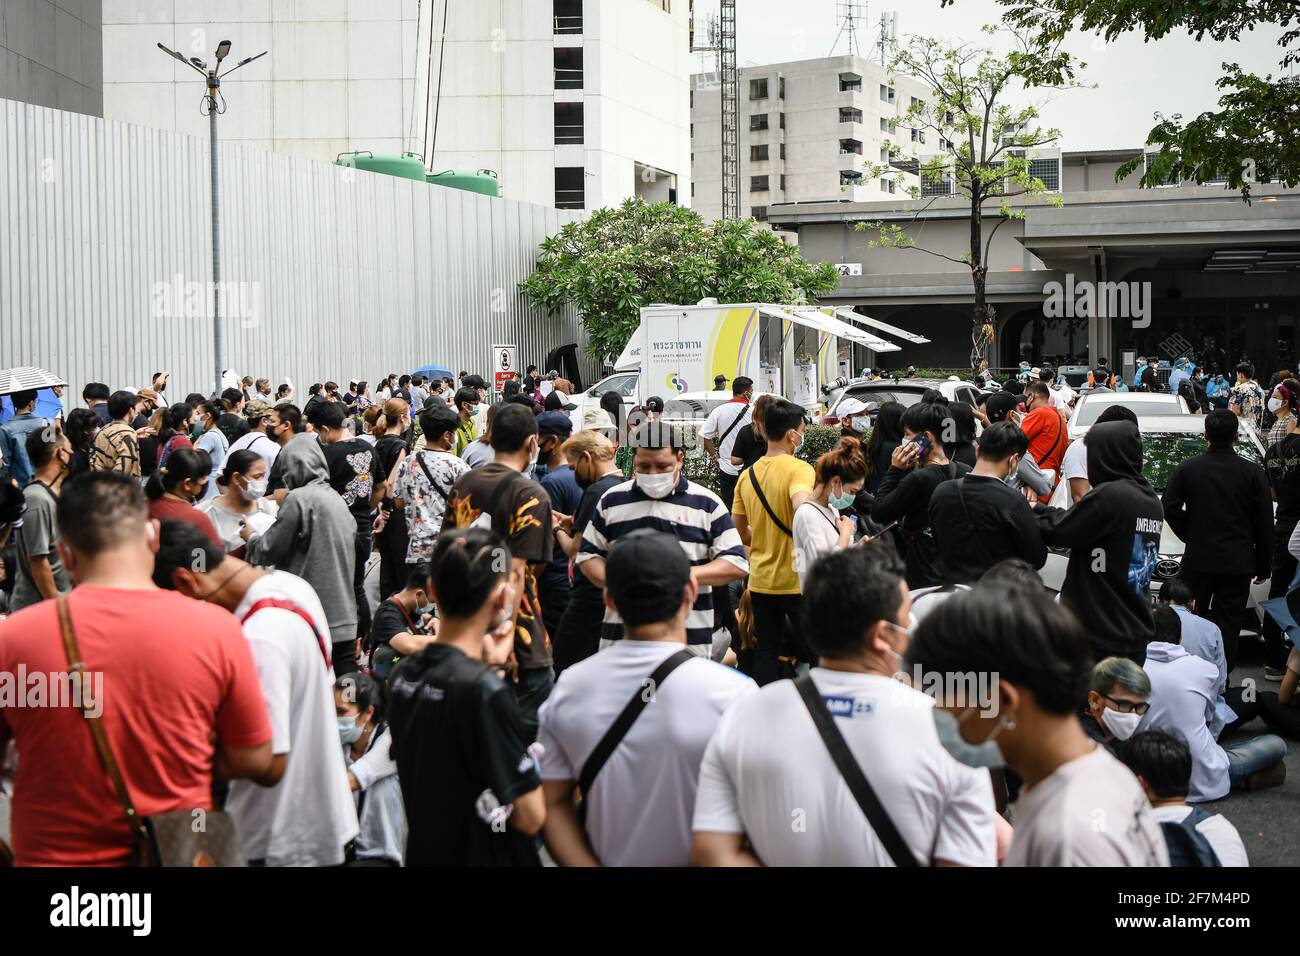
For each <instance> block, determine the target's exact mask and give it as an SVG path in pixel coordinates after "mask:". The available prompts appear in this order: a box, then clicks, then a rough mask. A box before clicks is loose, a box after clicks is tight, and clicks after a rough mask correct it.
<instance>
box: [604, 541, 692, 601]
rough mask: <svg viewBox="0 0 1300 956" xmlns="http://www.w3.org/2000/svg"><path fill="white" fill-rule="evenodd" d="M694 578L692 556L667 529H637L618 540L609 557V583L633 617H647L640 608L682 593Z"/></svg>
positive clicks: (606, 564) (611, 594)
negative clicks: (689, 556) (692, 577)
mask: <svg viewBox="0 0 1300 956" xmlns="http://www.w3.org/2000/svg"><path fill="white" fill-rule="evenodd" d="M690 579H691V562H690V559H689V558H687V557H686V552H685V551H683V550H682V546H681V545H680V544H678V543H677V539H676V538H674V537H672V536H671V535H669V534H666V533H665V532H663V531H653V530H651V529H649V528H641V529H640V530H637V531H633V532H632V533H631V534H628V535H625V536H624V537H621V538H619V539H618V540H616V541H615V542H614V544H613V546H612V547H611V548H610V549H609V557H608V558H606V559H605V587H606V589H607V590H608V591H609V596H610V598H612V599H613V601H614V606H615V607H617V608H618V610H619V614H620V615H622V616H623V617H624V618H625V619H627V620H629V621H637V620H641V619H643V618H644V616H645V615H644V614H642V613H638V611H639V609H641V608H643V607H646V606H649V607H656V608H657V607H660V606H662V605H663V603H664V597H665V596H666V595H670V594H672V595H677V594H681V592H682V588H684V587H686V585H687V582H689V581H690ZM678 601H680V599H678Z"/></svg>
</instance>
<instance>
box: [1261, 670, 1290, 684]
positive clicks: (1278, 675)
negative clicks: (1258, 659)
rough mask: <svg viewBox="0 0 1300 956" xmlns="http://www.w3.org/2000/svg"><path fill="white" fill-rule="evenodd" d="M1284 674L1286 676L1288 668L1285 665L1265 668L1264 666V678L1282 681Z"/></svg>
mask: <svg viewBox="0 0 1300 956" xmlns="http://www.w3.org/2000/svg"><path fill="white" fill-rule="evenodd" d="M1284 676H1286V668H1285V667H1265V668H1264V680H1273V681H1280V680H1281V679H1282V678H1283V677H1284Z"/></svg>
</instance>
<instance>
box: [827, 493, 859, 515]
mask: <svg viewBox="0 0 1300 956" xmlns="http://www.w3.org/2000/svg"><path fill="white" fill-rule="evenodd" d="M840 491H841V494H838V495H831V498H830V502H831V507H832V508H834V509H835V510H836V511H843V510H844V509H845V508H847V507H849V506H850V505H852V504H853V501H854V499H855V498H856V497H857V495H853V494H850V493H849V492H847V491H844V489H843V488H841V489H840Z"/></svg>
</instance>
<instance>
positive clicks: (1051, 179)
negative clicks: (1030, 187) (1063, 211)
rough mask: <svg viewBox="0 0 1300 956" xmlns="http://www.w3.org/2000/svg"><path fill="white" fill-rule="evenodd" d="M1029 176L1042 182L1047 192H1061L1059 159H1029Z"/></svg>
mask: <svg viewBox="0 0 1300 956" xmlns="http://www.w3.org/2000/svg"><path fill="white" fill-rule="evenodd" d="M1029 175H1030V176H1033V177H1034V178H1035V179H1041V180H1042V181H1043V186H1044V188H1046V189H1047V191H1048V192H1054V193H1056V192H1060V191H1061V161H1060V160H1059V159H1055V158H1053V159H1031V160H1030V161H1029Z"/></svg>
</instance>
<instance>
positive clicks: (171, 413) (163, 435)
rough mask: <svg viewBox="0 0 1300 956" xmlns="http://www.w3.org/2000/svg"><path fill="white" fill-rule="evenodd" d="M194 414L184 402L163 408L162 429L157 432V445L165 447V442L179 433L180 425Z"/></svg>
mask: <svg viewBox="0 0 1300 956" xmlns="http://www.w3.org/2000/svg"><path fill="white" fill-rule="evenodd" d="M193 414H194V409H193V408H191V407H190V406H189V405H187V404H185V403H184V402H177V403H176V404H175V405H168V406H167V407H166V408H165V409H163V416H162V430H161V431H160V432H158V447H159V448H166V447H167V443H168V442H169V441H171V440H172V439H173V438H175V437H176V436H177V435H178V434H180V427H181V425H182V424H184V422H185V420H186V419H188V418H189V417H190V416H191V415H193Z"/></svg>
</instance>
